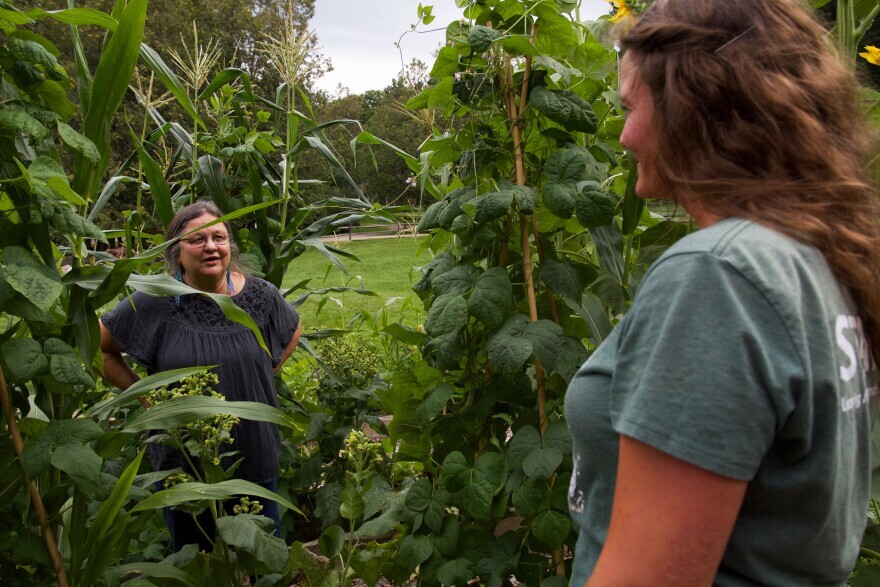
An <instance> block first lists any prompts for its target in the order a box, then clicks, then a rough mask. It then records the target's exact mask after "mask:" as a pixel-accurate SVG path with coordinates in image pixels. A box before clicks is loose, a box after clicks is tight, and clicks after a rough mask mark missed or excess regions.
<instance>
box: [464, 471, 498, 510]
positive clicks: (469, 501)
mask: <svg viewBox="0 0 880 587" xmlns="http://www.w3.org/2000/svg"><path fill="white" fill-rule="evenodd" d="M468 473H469V475H468V478H467V480H466V481H465V484H464V487H463V488H462V490H461V493H462V503H463V505H464V510H465V511H466V512H467V513H468V514H469V515H471V516H472V517H473V518H474V519H475V520H480V521H482V522H488V521H489V518H490V517H491V516H490V507H491V505H492V496H493V495H494V490H495V488H494V487H493V484H492V482H491V481H490V480H489V479H487V478H486V477H484V476H483V475H482V474H481V473H480V472H479V471H477V470H476V469H468Z"/></svg>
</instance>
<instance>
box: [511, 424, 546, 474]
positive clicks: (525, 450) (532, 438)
mask: <svg viewBox="0 0 880 587" xmlns="http://www.w3.org/2000/svg"><path fill="white" fill-rule="evenodd" d="M540 447H541V433H540V432H538V429H537V428H535V427H534V426H531V425H529V426H523V427H522V428H520V429H519V430H517V431H516V433H515V434H514V435H513V438H512V439H511V440H510V446H509V447H508V449H507V460H508V462H510V466H511V468H513V469H518V468H520V467H522V464H523V461H524V460H525V458H526V456H527V455H528V454H529V453H530V452H531V451H532V449H535V448H540Z"/></svg>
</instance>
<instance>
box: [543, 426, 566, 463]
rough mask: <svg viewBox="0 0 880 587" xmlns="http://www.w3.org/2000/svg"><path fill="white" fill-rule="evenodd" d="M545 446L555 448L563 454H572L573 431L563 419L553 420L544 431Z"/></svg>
mask: <svg viewBox="0 0 880 587" xmlns="http://www.w3.org/2000/svg"><path fill="white" fill-rule="evenodd" d="M543 443H544V446H548V447H551V448H555V449H556V450H558V451H559V452H560V453H562V454H563V455H570V454H571V431H570V430H569V429H568V425H567V424H566V423H565V422H564V421H563V420H556V421H555V422H551V423H550V425H549V426H548V427H547V430H545V431H544V440H543Z"/></svg>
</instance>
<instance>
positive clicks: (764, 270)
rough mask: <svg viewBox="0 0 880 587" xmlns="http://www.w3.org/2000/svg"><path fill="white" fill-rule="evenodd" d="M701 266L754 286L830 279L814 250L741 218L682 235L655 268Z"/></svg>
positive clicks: (820, 254)
mask: <svg viewBox="0 0 880 587" xmlns="http://www.w3.org/2000/svg"><path fill="white" fill-rule="evenodd" d="M704 264H719V265H723V266H724V267H726V268H727V269H728V270H730V271H734V272H736V273H739V274H741V275H743V276H744V277H746V278H748V279H749V280H750V281H753V282H755V283H757V284H760V283H765V284H772V283H779V282H780V281H782V282H785V281H789V282H790V281H791V280H794V281H797V280H798V277H799V276H803V275H810V276H812V277H813V278H815V279H818V280H821V281H826V280H829V279H833V276H832V274H831V271H830V269H829V268H828V264H827V263H826V261H825V258H824V257H823V255H822V253H821V252H820V251H819V250H818V249H817V248H815V247H813V246H811V245H809V244H807V243H804V242H801V241H798V240H796V239H795V238H793V237H791V236H789V235H786V234H783V233H782V232H779V231H778V230H775V229H773V228H771V227H769V226H765V225H762V224H759V223H757V222H753V221H750V220H744V219H742V218H727V219H724V220H721V221H719V222H716V223H715V224H713V225H711V226H709V227H707V228H704V229H702V230H698V231H697V232H694V233H692V234H690V235H688V236H686V237H685V238H683V239H681V240H680V241H678V242H677V243H675V244H674V245H673V246H671V247H670V248H669V249H668V250H667V251H666V253H664V254H663V255H662V256H661V257H660V259H658V261H657V263H656V264H655V268H657V269H659V268H661V267H664V266H666V267H667V268H669V267H675V268H677V269H678V270H679V271H680V270H683V269H686V268H687V267H690V266H700V265H704Z"/></svg>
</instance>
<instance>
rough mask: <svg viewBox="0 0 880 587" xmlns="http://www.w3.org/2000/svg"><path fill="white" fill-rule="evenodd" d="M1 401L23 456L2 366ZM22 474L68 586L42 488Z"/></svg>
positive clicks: (58, 572)
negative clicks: (44, 504) (41, 491)
mask: <svg viewBox="0 0 880 587" xmlns="http://www.w3.org/2000/svg"><path fill="white" fill-rule="evenodd" d="M0 402H2V404H3V415H4V416H5V417H6V425H7V426H8V427H9V434H10V435H11V436H12V446H13V447H14V448H15V454H16V455H17V456H18V457H19V458H21V451H22V449H23V448H24V443H22V441H21V433H20V432H19V430H18V422H16V420H15V414H14V412H13V411H12V401H11V400H10V398H9V391H8V390H7V389H6V379H5V378H4V377H3V369H2V368H0ZM22 476H23V477H24V482H25V485H27V487H28V493H29V494H30V496H31V501H32V502H33V504H34V510H36V512H37V521H39V523H40V531H41V532H42V534H43V539H44V540H45V541H46V548H47V549H48V551H49V557H50V558H51V559H52V567H53V568H54V569H55V575H56V577H57V579H58V587H68V585H69V583H68V582H67V574H66V573H65V572H64V565H63V564H62V563H61V553H60V552H59V551H58V544H57V543H56V542H55V535H54V534H53V533H52V529H51V528H50V527H49V520H48V517H47V516H46V508H45V507H44V506H43V500H42V498H41V497H40V490H39V489H37V484H36V483H34V482H33V480H31V478H30V477H28V475H27V473H22Z"/></svg>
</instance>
